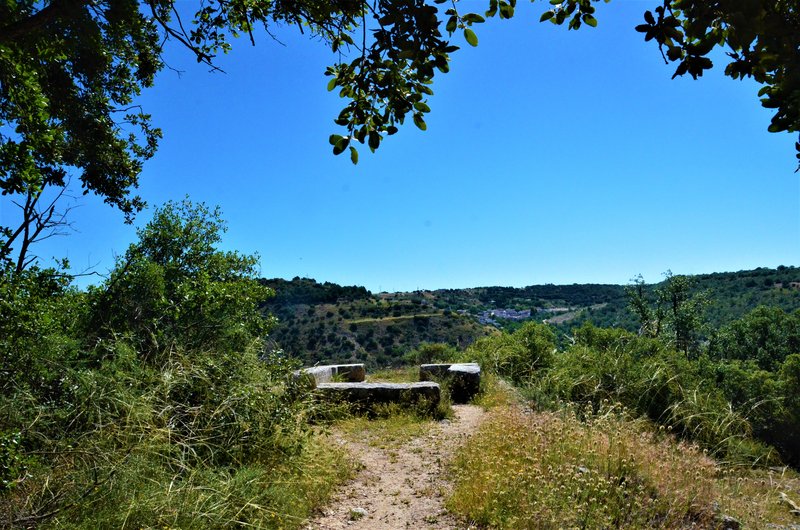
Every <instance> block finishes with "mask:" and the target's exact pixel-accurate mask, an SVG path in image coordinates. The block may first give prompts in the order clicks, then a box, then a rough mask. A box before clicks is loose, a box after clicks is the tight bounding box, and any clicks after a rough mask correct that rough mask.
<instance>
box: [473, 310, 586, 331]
mask: <svg viewBox="0 0 800 530" xmlns="http://www.w3.org/2000/svg"><path fill="white" fill-rule="evenodd" d="M568 311H572V309H571V308H569V307H535V308H533V310H531V309H521V310H516V309H490V310H487V311H483V312H481V313H478V315H477V318H478V322H480V323H481V324H484V325H489V326H497V327H500V326H501V324H500V323H499V322H498V319H504V320H527V319H529V318H531V316H533V315H536V314H537V313H551V314H552V313H566V312H568ZM458 313H460V314H462V315H463V314H467V313H468V312H467V311H466V310H463V309H460V310H458Z"/></svg>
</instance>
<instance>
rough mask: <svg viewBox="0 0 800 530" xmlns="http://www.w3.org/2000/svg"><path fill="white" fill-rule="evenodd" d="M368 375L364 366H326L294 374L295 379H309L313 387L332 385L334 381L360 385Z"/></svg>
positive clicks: (305, 369)
mask: <svg viewBox="0 0 800 530" xmlns="http://www.w3.org/2000/svg"><path fill="white" fill-rule="evenodd" d="M366 375H367V372H366V370H365V369H364V365H363V364H326V365H322V366H312V367H311V368H303V369H302V370H297V371H296V372H294V377H295V379H301V378H305V379H308V381H309V383H312V384H313V386H317V385H319V384H320V383H330V382H331V381H333V380H334V379H341V380H344V381H347V382H350V383H359V382H362V381H364V378H365V377H366Z"/></svg>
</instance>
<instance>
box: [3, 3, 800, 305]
mask: <svg viewBox="0 0 800 530" xmlns="http://www.w3.org/2000/svg"><path fill="white" fill-rule="evenodd" d="M486 3H487V2H483V1H481V2H477V1H473V0H468V1H464V2H461V6H462V9H465V10H468V9H474V10H481V9H484V8H485V4H486ZM653 4H654V2H639V1H632V0H629V1H624V0H614V1H613V2H611V3H610V4H608V5H606V4H599V5H598V19H599V20H600V25H599V26H598V28H596V29H592V28H588V27H586V28H583V29H581V30H580V31H578V32H568V31H566V28H563V27H556V26H552V25H551V24H539V23H538V22H537V21H538V16H539V14H540V13H541V11H542V10H543V9H544V8H545V5H546V4H545V3H537V4H536V5H535V6H533V7H531V6H530V5H529V4H527V3H520V6H519V9H518V13H517V16H516V18H515V19H513V20H511V21H502V22H501V21H499V20H491V21H489V22H488V23H487V24H484V25H483V26H478V27H477V28H476V30H477V33H478V36H479V38H480V44H479V46H478V47H477V48H474V49H473V48H470V47H469V46H468V45H466V43H464V42H463V41H462V40H461V39H460V37H459V38H457V41H458V42H457V44H459V45H463V46H462V50H460V51H458V52H456V53H455V54H454V55H453V61H452V63H451V72H450V73H449V74H447V75H440V76H439V77H438V78H437V79H436V82H435V84H434V87H433V88H434V90H435V92H436V95H435V97H433V98H431V100H430V102H429V103H430V106H431V107H432V109H433V110H432V113H431V114H430V115H429V117H428V118H427V122H428V131H427V132H421V131H419V130H417V129H416V128H415V127H414V126H413V125H411V124H410V122H409V124H407V126H406V127H404V128H402V129H401V130H400V132H399V133H398V134H397V135H395V136H393V137H391V138H389V139H388V140H387V141H385V142H384V144H383V145H382V147H381V148H380V149H379V150H378V152H377V153H376V154H370V153H369V151H368V150H367V149H366V148H364V149H362V150H361V161H360V163H359V164H358V165H357V166H353V165H351V163H350V161H349V159H348V158H347V157H346V156H344V155H343V156H341V157H334V156H333V155H332V154H331V152H330V146H329V145H328V141H327V139H328V135H329V134H330V133H332V132H336V130H335V129H336V127H335V125H334V124H333V122H332V120H333V118H334V117H335V116H336V115H337V114H338V110H339V109H340V108H341V106H342V105H343V100H340V99H339V98H338V96H337V95H336V94H335V93H328V92H327V91H326V88H325V85H326V83H327V80H328V78H326V77H324V76H323V72H324V70H325V67H326V66H327V65H328V64H330V63H331V62H332V60H333V59H334V57H333V56H332V55H331V54H330V53H329V52H328V51H327V50H326V48H325V47H324V46H323V45H322V44H321V43H319V42H314V41H311V40H309V39H308V38H307V37H304V36H301V35H299V34H298V32H297V31H296V30H295V29H293V28H286V29H284V30H280V31H278V32H277V35H278V37H279V38H280V39H281V41H282V43H283V44H279V43H276V42H274V41H272V40H270V39H269V38H267V37H265V36H261V38H259V39H258V42H257V45H256V47H251V46H250V45H249V42H248V41H247V40H246V39H242V40H239V41H237V42H236V43H235V46H234V50H233V52H232V53H231V54H230V55H229V56H228V57H225V58H223V59H222V60H221V61H220V66H221V67H222V68H223V69H224V70H225V71H226V72H227V73H225V74H210V73H208V72H207V71H206V69H205V68H203V67H202V66H199V65H197V64H195V63H194V61H193V60H192V59H191V57H189V55H188V54H187V53H186V52H184V51H183V50H180V49H173V50H172V51H171V52H170V54H169V60H170V63H171V65H172V66H173V67H176V68H179V69H181V70H184V71H185V72H184V74H183V75H182V76H180V77H179V76H178V75H176V74H175V72H173V71H170V70H165V71H164V72H162V73H161V74H160V76H159V78H158V81H157V84H156V87H154V88H152V89H150V90H148V91H147V92H146V93H145V94H144V95H143V97H142V100H141V103H142V104H143V105H144V107H145V109H146V110H147V111H148V112H150V113H152V114H153V117H154V121H155V122H156V124H157V125H158V126H160V127H162V128H163V129H164V134H165V138H164V140H163V142H162V144H161V147H160V149H159V151H158V153H157V154H156V156H155V158H154V159H152V160H151V161H150V162H148V163H147V165H146V167H145V169H144V172H143V173H142V175H141V186H140V189H139V194H140V195H141V196H142V197H143V198H144V199H145V200H147V201H148V202H149V203H150V204H151V205H158V204H161V203H163V202H164V201H166V200H169V199H181V198H182V197H183V196H184V195H186V194H188V195H190V196H191V198H192V199H193V200H196V201H205V202H206V203H208V204H216V205H220V206H221V207H222V210H223V213H224V216H225V218H226V219H227V220H228V223H229V231H228V233H227V234H226V237H225V240H224V246H225V247H226V248H229V249H237V250H240V251H242V252H245V253H252V252H258V253H259V254H260V256H261V272H262V275H263V276H265V277H276V276H277V277H284V278H291V277H293V276H306V277H312V278H315V279H317V280H319V281H332V282H337V283H341V284H348V285H350V284H358V285H364V286H366V287H367V288H368V289H370V290H373V291H379V290H385V291H396V290H414V289H417V288H425V289H435V288H448V287H472V286H483V285H513V286H523V285H530V284H539V283H573V282H577V283H584V282H602V283H626V282H627V281H628V280H629V279H630V278H631V277H633V276H635V275H636V274H639V273H641V274H643V275H644V276H645V279H646V280H648V281H658V280H660V279H661V273H662V272H664V271H665V270H667V269H671V270H672V271H673V272H675V273H689V274H692V273H703V272H715V271H732V270H740V269H748V268H755V267H758V266H770V267H774V266H777V265H780V264H784V265H797V264H800V180H799V179H800V174H795V173H794V169H795V167H796V163H795V159H794V148H793V145H794V141H795V138H794V137H793V136H791V135H786V134H780V135H776V134H770V133H768V132H767V131H766V128H767V125H768V123H769V118H770V113H769V112H768V111H767V110H765V109H762V108H761V107H760V105H759V103H758V101H757V98H756V92H757V90H758V87H757V86H756V85H755V84H753V83H750V82H735V81H732V80H730V79H728V78H725V77H724V76H723V75H722V71H721V70H722V68H721V66H722V63H721V62H718V63H717V67H716V68H715V69H714V70H713V71H712V72H710V73H709V74H707V75H706V77H704V78H702V79H701V80H699V81H692V80H691V79H676V80H670V76H671V75H672V71H673V67H672V66H666V65H665V64H664V63H663V61H662V60H661V58H660V55H659V53H658V50H657V48H656V46H655V45H653V44H652V43H645V42H643V39H642V37H641V34H638V33H636V32H635V31H634V30H633V26H635V25H636V24H638V23H640V20H641V16H642V13H643V12H644V10H645V9H647V8H652V7H653ZM81 204H82V206H81V207H80V208H79V209H78V210H76V211H75V212H74V215H73V217H72V220H73V221H74V223H75V226H76V228H77V229H78V231H79V232H78V233H74V234H72V235H70V236H68V237H65V238H60V239H56V240H51V241H49V242H48V244H47V246H41V247H39V248H38V252H39V253H40V254H42V255H44V256H58V257H61V256H68V257H69V259H70V260H71V262H72V265H73V267H74V269H76V270H81V269H84V268H86V267H89V266H93V267H94V268H95V270H97V271H99V272H101V273H105V272H106V271H107V270H108V269H109V268H110V267H111V266H112V264H113V256H114V254H115V253H116V254H120V253H122V252H124V250H125V248H126V246H127V244H129V243H130V242H131V241H132V240H133V239H134V237H135V231H134V227H131V226H127V225H124V224H123V222H122V221H123V219H122V216H121V215H120V214H119V213H117V212H115V211H113V210H111V209H110V208H109V207H107V206H105V205H103V204H102V203H101V202H100V201H99V200H96V199H90V200H85V201H82V202H81ZM2 209H3V212H2V213H3V215H9V212H10V209H9V207H8V202H7V199H3V203H2ZM149 217H150V213H149V212H148V211H145V212H143V213H142V214H140V216H139V218H138V220H137V224H143V223H145V222H146V221H147V220H148V219H149Z"/></svg>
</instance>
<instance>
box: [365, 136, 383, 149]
mask: <svg viewBox="0 0 800 530" xmlns="http://www.w3.org/2000/svg"><path fill="white" fill-rule="evenodd" d="M367 144H368V145H369V148H370V149H372V150H373V151H375V149H377V148H378V147H380V145H381V135H380V134H378V133H377V132H375V131H370V132H369V140H367Z"/></svg>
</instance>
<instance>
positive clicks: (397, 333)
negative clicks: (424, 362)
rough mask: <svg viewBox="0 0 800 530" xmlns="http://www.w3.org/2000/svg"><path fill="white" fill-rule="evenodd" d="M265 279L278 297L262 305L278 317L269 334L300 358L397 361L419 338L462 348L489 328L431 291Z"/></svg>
mask: <svg viewBox="0 0 800 530" xmlns="http://www.w3.org/2000/svg"><path fill="white" fill-rule="evenodd" d="M263 283H264V284H266V285H268V286H269V287H271V288H273V289H275V291H276V296H275V297H274V298H272V299H270V300H269V301H268V302H267V304H266V306H265V307H266V309H267V310H268V311H270V312H271V313H273V314H274V315H275V316H277V317H278V319H279V322H280V323H279V325H278V326H277V328H276V329H275V330H274V331H273V333H272V334H271V338H272V339H273V340H274V341H275V342H276V343H277V344H278V345H279V346H280V347H281V348H282V349H284V350H285V351H287V352H288V353H290V354H292V355H293V356H295V357H298V358H301V359H302V360H303V362H304V363H307V364H314V363H316V362H318V361H323V360H325V361H328V360H330V361H335V362H348V361H350V362H356V361H357V362H364V363H367V364H369V365H371V366H385V365H389V364H393V363H395V362H396V361H397V360H398V359H399V358H400V357H402V355H403V354H404V353H406V352H407V351H409V350H410V349H413V348H416V347H417V346H419V344H420V343H422V342H445V343H448V344H452V345H457V346H459V347H462V348H463V347H466V346H467V345H469V344H470V343H472V342H473V341H474V340H475V339H476V338H478V337H481V336H484V335H487V334H488V333H491V332H492V329H493V328H491V327H490V326H484V325H482V324H480V323H479V322H478V321H477V320H476V319H475V318H473V317H472V316H470V315H462V314H458V313H456V312H454V311H451V310H448V309H442V308H440V307H437V306H436V304H435V296H434V295H432V294H431V293H422V292H418V293H396V294H380V295H373V294H371V293H370V292H368V291H367V290H366V289H364V288H363V287H342V286H339V285H336V284H332V283H329V282H325V283H317V282H316V281H314V280H311V279H306V278H303V279H301V278H294V279H293V280H291V281H286V280H280V279H273V280H263Z"/></svg>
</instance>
